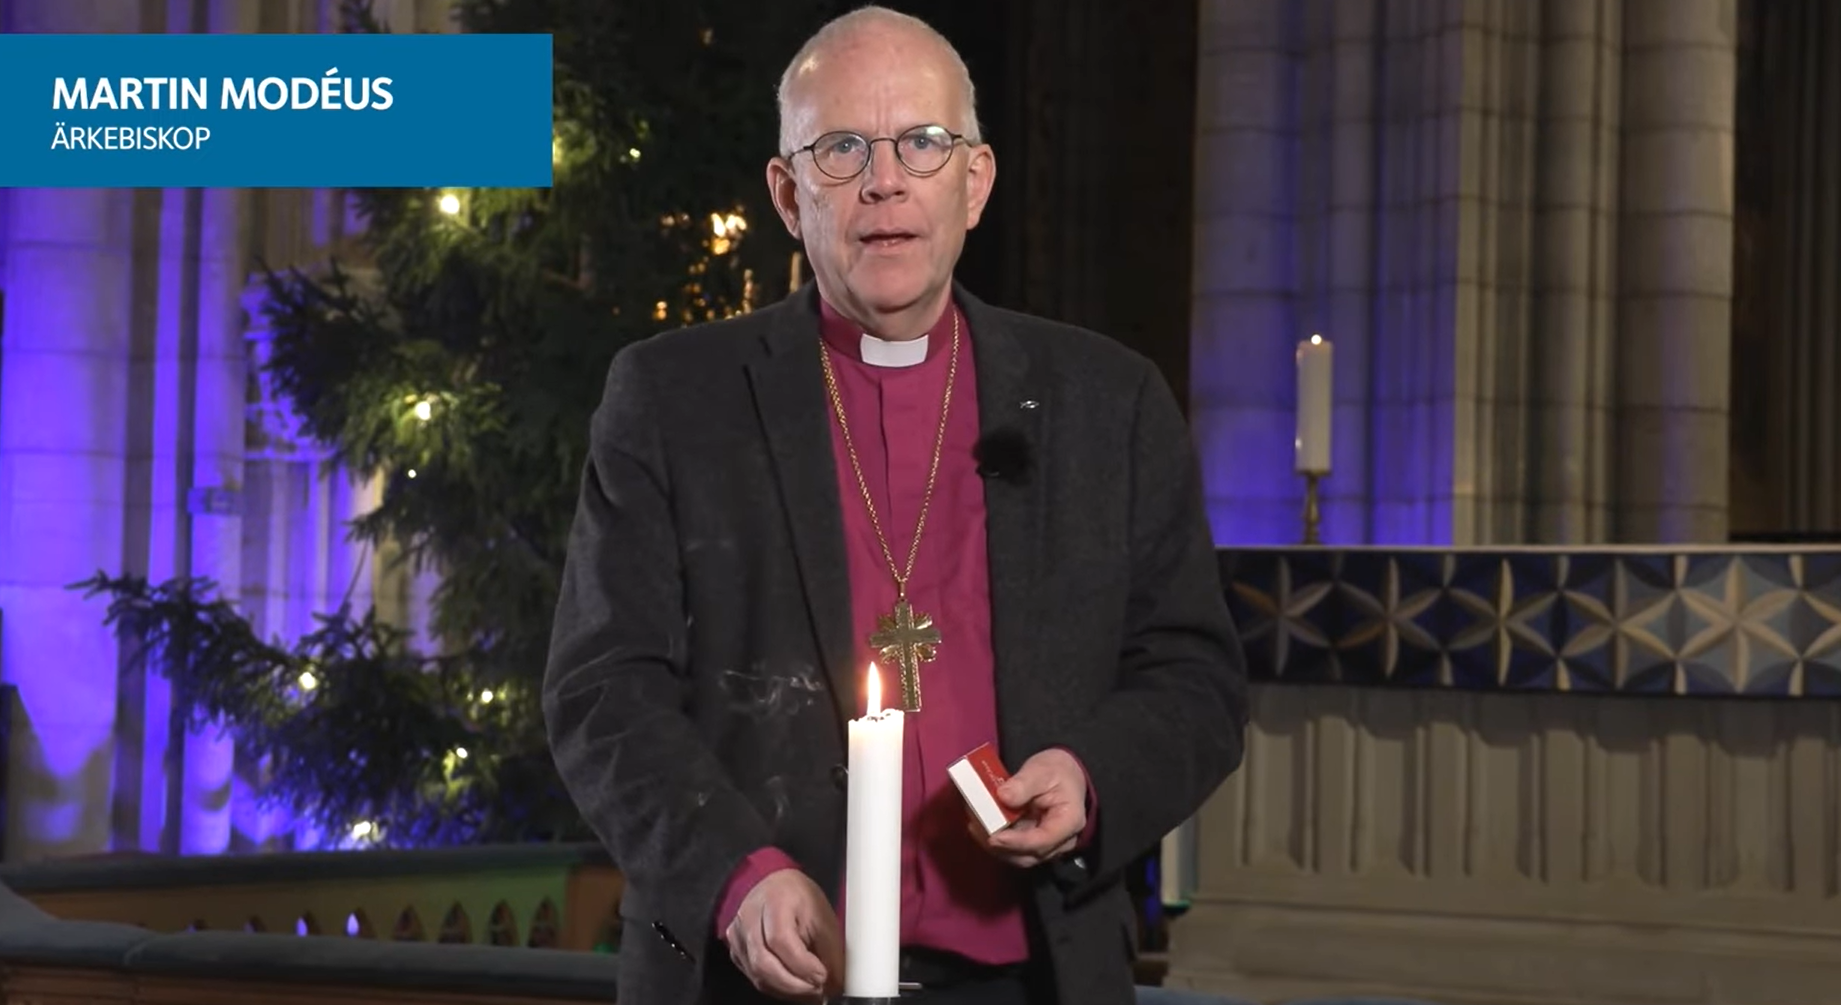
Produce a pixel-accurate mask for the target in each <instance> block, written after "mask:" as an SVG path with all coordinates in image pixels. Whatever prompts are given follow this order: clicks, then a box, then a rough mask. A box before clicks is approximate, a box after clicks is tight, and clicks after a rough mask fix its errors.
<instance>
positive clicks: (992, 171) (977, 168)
mask: <svg viewBox="0 0 1841 1005" xmlns="http://www.w3.org/2000/svg"><path fill="white" fill-rule="evenodd" d="M970 161H971V163H970V164H968V165H967V166H966V168H965V229H966V230H971V229H972V228H974V227H976V226H978V221H979V219H980V218H982V217H983V216H984V207H985V204H986V203H988V202H990V201H991V190H992V188H993V186H995V185H996V184H997V153H996V152H995V151H993V150H992V149H991V146H990V144H988V143H986V144H980V145H979V146H975V147H972V148H971V158H970Z"/></svg>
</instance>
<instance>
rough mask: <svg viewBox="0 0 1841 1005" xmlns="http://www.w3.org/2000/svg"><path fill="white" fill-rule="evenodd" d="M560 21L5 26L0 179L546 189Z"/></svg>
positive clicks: (0, 64) (0, 183) (50, 183)
mask: <svg viewBox="0 0 1841 1005" xmlns="http://www.w3.org/2000/svg"><path fill="white" fill-rule="evenodd" d="M550 41H551V40H550V36H548V35H392V34H376V35H368V34H352V35H0V187H4V188H71V187H96V188H149V187H152V188H398V187H401V188H437V187H447V186H452V187H466V188H486V187H507V188H526V187H543V186H547V185H549V184H550V180H551V150H552V146H551V74H552V70H551V44H550Z"/></svg>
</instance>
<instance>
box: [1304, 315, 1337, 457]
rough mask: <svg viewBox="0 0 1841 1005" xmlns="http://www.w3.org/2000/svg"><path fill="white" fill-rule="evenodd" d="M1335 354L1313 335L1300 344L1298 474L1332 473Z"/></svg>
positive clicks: (1329, 346) (1330, 347) (1325, 340)
mask: <svg viewBox="0 0 1841 1005" xmlns="http://www.w3.org/2000/svg"><path fill="white" fill-rule="evenodd" d="M1334 360H1335V350H1334V348H1333V347H1332V346H1331V345H1330V342H1329V340H1328V339H1326V338H1324V337H1323V336H1321V335H1312V336H1311V337H1310V338H1308V339H1305V340H1304V341H1302V342H1299V343H1298V432H1297V442H1296V444H1295V447H1296V450H1297V470H1298V471H1299V472H1300V473H1311V474H1327V473H1328V472H1329V470H1330V416H1331V407H1332V405H1333V403H1334V400H1335V380H1334V377H1335V372H1336V371H1335V362H1334Z"/></svg>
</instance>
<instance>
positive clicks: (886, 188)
mask: <svg viewBox="0 0 1841 1005" xmlns="http://www.w3.org/2000/svg"><path fill="white" fill-rule="evenodd" d="M863 179H864V182H863V194H864V195H867V196H869V197H871V198H875V199H887V198H890V197H892V196H897V195H901V194H902V193H904V192H906V191H907V190H908V169H907V168H905V167H902V166H901V158H900V157H897V156H896V155H895V144H893V143H872V144H870V146H869V166H868V167H866V168H864V169H863Z"/></svg>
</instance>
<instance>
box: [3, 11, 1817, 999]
mask: <svg viewBox="0 0 1841 1005" xmlns="http://www.w3.org/2000/svg"><path fill="white" fill-rule="evenodd" d="M887 5H888V6H891V7H894V8H896V9H899V10H903V11H906V12H908V13H912V14H915V15H918V16H920V17H922V18H924V19H926V20H928V21H929V22H930V23H932V24H933V25H934V26H935V27H937V28H938V29H940V30H941V31H942V32H943V33H945V34H946V35H947V36H948V38H949V39H951V40H952V42H953V43H954V44H955V45H956V46H957V47H958V48H959V49H960V51H961V53H962V54H963V55H964V57H965V59H966V61H967V63H968V64H969V66H970V69H971V73H972V76H973V78H974V82H975V84H976V86H977V89H978V97H979V111H980V117H981V120H982V122H983V125H984V130H985V135H986V137H987V138H988V139H989V140H990V142H991V143H992V144H993V145H994V147H995V150H996V153H997V162H998V173H997V179H998V180H997V191H996V194H995V196H994V198H993V201H992V204H991V208H990V210H989V211H988V212H987V213H986V215H985V218H984V221H983V223H982V224H981V225H980V226H979V228H978V229H977V230H976V231H975V232H974V233H973V234H972V236H971V238H970V241H969V243H968V246H967V248H966V253H965V257H964V259H963V261H962V265H961V268H960V271H959V278H960V280H961V281H962V282H963V283H964V284H965V285H966V286H967V287H968V288H970V289H971V290H972V291H973V292H974V293H976V294H977V295H978V296H980V297H981V298H984V299H986V300H987V301H990V302H993V303H996V304H999V305H1002V306H1005V307H1010V308H1014V309H1018V310H1022V311H1027V312H1031V313H1036V314H1042V315H1046V316H1049V317H1054V318H1058V319H1061V320H1065V321H1068V322H1072V323H1075V324H1079V325H1084V326H1087V327H1091V328H1094V329H1097V330H1099V331H1101V332H1104V333H1106V334H1108V335H1110V336H1112V337H1114V338H1117V339H1118V340H1120V341H1121V342H1123V343H1125V344H1127V345H1129V346H1131V347H1132V348H1134V349H1136V350H1138V351H1140V352H1142V353H1144V354H1145V355H1147V356H1149V357H1150V358H1151V359H1153V360H1154V361H1155V362H1156V363H1157V364H1158V365H1159V366H1160V367H1161V368H1162V370H1163V372H1164V373H1165V374H1166V376H1167V377H1168V378H1169V380H1170V382H1171V384H1172V386H1173V387H1175V388H1176V389H1177V391H1178V394H1179V397H1180V398H1181V399H1182V400H1183V403H1184V407H1185V408H1186V410H1187V414H1188V417H1189V421H1190V424H1191V427H1192V430H1193V434H1194V437H1195V441H1196V444H1197V448H1198V451H1199V453H1200V456H1201V461H1202V465H1203V469H1204V474H1205V480H1206V490H1207V493H1208V502H1209V510H1210V519H1211V522H1212V526H1213V530H1214V533H1215V538H1216V541H1217V544H1218V546H1219V547H1220V549H1221V560H1222V568H1223V571H1224V575H1225V580H1226V585H1227V589H1228V593H1229V600H1230V603H1231V604H1232V606H1233V607H1234V610H1235V613H1236V615H1237V617H1238V618H1239V620H1240V626H1241V628H1242V630H1243V632H1244V633H1245V637H1246V641H1247V646H1248V654H1249V658H1250V660H1251V662H1252V670H1253V673H1254V676H1255V679H1256V681H1257V683H1256V684H1255V687H1254V716H1253V718H1254V721H1253V725H1252V728H1251V731H1250V738H1249V750H1248V756H1247V761H1246V764H1245V766H1244V767H1243V768H1242V769H1241V770H1240V771H1239V772H1237V773H1236V774H1235V775H1234V777H1233V778H1232V779H1231V780H1230V781H1229V782H1228V784H1227V785H1226V786H1225V787H1224V788H1223V789H1222V790H1221V791H1220V792H1219V793H1217V794H1216V796H1215V797H1214V798H1213V799H1212V800H1211V801H1210V802H1209V804H1208V805H1207V807H1205V809H1204V810H1203V812H1202V813H1201V814H1199V815H1198V817H1197V818H1196V819H1195V820H1194V821H1192V822H1191V823H1190V824H1189V825H1187V826H1185V827H1184V828H1183V829H1182V830H1181V831H1179V832H1178V833H1176V834H1173V835H1171V836H1170V838H1169V839H1167V840H1166V841H1165V842H1164V844H1163V846H1162V847H1161V848H1160V849H1157V850H1155V851H1154V852H1153V853H1151V854H1149V855H1147V856H1146V857H1145V859H1144V860H1143V862H1142V863H1141V867H1140V868H1136V869H1134V870H1133V873H1132V877H1131V878H1132V883H1133V887H1134V891H1135V893H1136V895H1137V898H1138V900H1139V903H1140V907H1141V910H1140V917H1139V919H1138V922H1139V924H1138V933H1137V939H1138V945H1139V949H1140V955H1141V975H1140V977H1141V980H1142V982H1143V983H1144V984H1146V985H1147V986H1153V985H1163V986H1164V987H1165V988H1168V989H1170V990H1172V991H1175V990H1179V989H1194V990H1196V991H1197V992H1200V993H1205V994H1211V995H1217V996H1218V995H1232V996H1237V997H1236V998H1235V1000H1241V999H1244V1000H1246V1001H1254V1002H1261V1003H1276V1002H1296V1001H1302V1000H1305V999H1312V998H1324V997H1325V996H1341V997H1340V998H1338V999H1337V1000H1345V1001H1352V1000H1355V999H1354V998H1352V997H1350V996H1362V995H1370V996H1373V995H1381V996H1393V997H1395V998H1411V999H1413V1000H1419V1001H1428V1002H1436V1003H1442V1005H1561V1003H1579V1005H1583V1003H1591V1005H1625V1003H1629V1005H1638V1003H1643V1005H1689V1003H1708V1005H1710V1003H1714V1002H1719V1003H1727V1005H1752V1003H1756V1005H1766V1003H1771V1005H1777V1003H1791V1005H1815V1003H1819V1002H1826V1001H1841V991H1837V990H1835V989H1837V988H1841V754H1837V748H1838V746H1841V704H1838V703H1837V699H1838V698H1841V547H1837V544H1841V422H1838V421H1837V419H1838V415H1837V405H1836V398H1837V392H1838V391H1841V314H1838V311H1841V304H1838V302H1837V292H1836V291H1837V289H1841V140H1838V139H1837V136H1841V133H1838V132H1837V130H1836V129H1835V124H1836V123H1837V122H1841V6H1837V5H1835V4H1833V3H1832V2H1830V0H1149V2H1144V3H1137V4H1127V3H1122V2H1119V0H1054V2H1050V0H978V2H974V0H890V2H889V3H888V4H887ZM853 6H856V4H854V3H849V2H845V0H775V2H773V3H771V4H763V3H759V2H758V0H694V2H692V0H477V2H476V0H373V2H371V3H368V4H363V3H348V2H340V0H0V30H4V31H6V32H10V33H22V34H32V33H88V32H114V33H150V32H212V33H247V32H293V33H314V32H341V31H352V32H366V31H396V32H453V31H489V32H542V33H550V34H554V35H555V53H556V60H557V74H556V138H555V145H554V151H553V153H554V160H555V167H556V182H555V186H554V187H553V188H551V189H546V190H518V191H507V190H465V189H440V190H383V191H348V190H311V191H307V190H259V191H258V190H197V189H168V190H157V189H137V190H126V189H121V190H75V189H71V190H64V189H53V190H10V191H0V303H3V304H4V308H3V312H0V681H3V682H4V685H5V687H4V689H0V700H4V702H5V703H6V709H5V713H4V714H3V715H0V728H4V729H5V730H6V737H5V741H4V744H3V745H0V755H3V756H4V759H5V770H4V774H3V776H0V780H3V788H0V799H3V801H4V818H5V828H4V845H3V848H0V851H3V853H4V862H5V864H4V865H0V880H4V882H5V884H6V889H8V890H10V891H11V893H10V894H0V905H4V909H0V964H4V965H5V968H4V969H0V1001H14V1000H24V999H20V998H12V997H7V995H9V994H25V993H27V992H29V991H31V989H33V988H38V991H36V992H33V993H45V992H44V990H43V989H44V988H45V987H49V986H52V985H45V984H39V985H34V984H33V983H32V981H34V980H41V981H53V983H55V980H63V981H66V982H67V984H66V985H57V986H60V987H63V986H68V987H82V988H88V989H90V990H89V991H86V992H84V993H93V995H94V997H90V998H83V997H76V998H72V999H69V1000H72V1001H80V1002H88V1001H98V1002H100V1001H109V1002H118V1001H122V1002H125V1001H140V1000H145V999H143V998H137V997H135V995H137V994H143V993H144V991H145V988H147V987H149V986H152V985H149V984H148V983H147V982H148V981H150V980H154V978H153V977H149V976H148V974H150V973H157V974H163V975H165V976H164V977H161V978H160V979H162V980H168V981H174V982H180V983H179V984H178V985H175V986H183V987H184V988H185V989H186V990H185V991H184V994H183V995H181V999H166V1000H186V1001H192V1002H206V1001H218V1000H223V1001H241V1000H248V999H249V998H250V997H251V996H253V995H254V994H257V993H268V992H259V991H258V990H254V989H258V988H260V987H262V986H263V985H261V979H264V976H263V975H266V979H269V980H282V979H286V980H303V981H305V980H312V981H318V982H319V983H320V984H322V985H325V986H328V987H333V986H336V987H338V988H340V989H342V990H339V991H338V992H337V993H336V994H334V993H333V992H327V994H328V995H329V996H331V997H342V998H344V999H345V1000H347V1001H353V1000H371V999H368V998H364V995H366V994H370V993H371V992H370V991H369V990H366V989H373V988H376V987H383V986H385V985H389V984H391V983H392V982H395V983H398V984H401V983H404V982H413V983H415V984H416V985H417V987H418V988H419V989H420V990H418V991H416V992H415V994H417V995H420V997H414V998H413V999H410V998H391V999H389V1000H392V1001H399V1000H403V1001H407V1000H414V1001H427V1002H431V1003H435V1002H439V1003H447V1002H459V1001H461V1000H463V999H462V998H460V997H454V996H453V995H451V994H449V995H448V996H447V997H443V995H444V994H448V992H445V991H442V990H440V989H442V988H447V987H454V988H460V989H463V990H465V991H466V993H467V994H470V995H473V996H474V997H468V998H465V999H464V1000H466V1001H500V1000H504V1001H511V1000H519V1001H534V1000H546V1001H549V1000H554V1001H575V1000H609V999H611V997H612V994H613V990H612V987H611V977H610V976H609V975H611V973H612V971H611V970H610V969H605V968H606V967H607V966H609V965H610V964H611V961H612V960H613V959H614V958H615V957H616V954H617V952H618V949H619V946H620V943H621V941H622V939H623V938H629V937H630V938H652V937H654V936H653V935H652V934H651V933H649V932H647V931H644V930H643V928H638V927H636V929H635V930H634V931H633V932H630V933H629V932H627V931H625V929H624V926H623V922H622V920H621V918H620V915H619V912H618V903H619V893H620V879H619V872H618V869H617V867H616V864H614V863H609V862H607V861H606V860H605V858H604V856H602V855H601V854H600V853H599V852H598V850H597V849H596V848H595V847H594V845H593V838H592V835H591V834H589V832H588V831H587V830H586V828H585V827H584V826H583V824H582V822H581V821H580V820H579V818H577V817H576V815H575V813H574V810H573V808H572V807H571V805H570V804H569V801H568V799H567V797H566V795H565V794H564V793H563V792H562V791H561V788H560V786H559V784H558V782H557V780H556V778H555V775H554V771H553V769H552V767H551V765H550V762H549V756H548V752H547V750H546V749H545V747H544V738H543V733H542V724H541V721H540V712H539V710H538V708H537V702H536V693H535V687H536V683H537V681H538V680H539V678H540V676H541V672H542V664H543V654H544V651H545V648H546V645H547V640H548V633H549V619H550V614H551V609H552V605H553V602H554V597H555V590H556V581H557V576H558V574H559V571H560V567H561V560H562V549H563V544H564V536H565V534H566V532H567V527H568V522H569V520H570V518H571V516H572V513H573V506H574V498H575V493H576V488H577V483H578V479H579V475H580V470H581V462H582V457H583V454H584V452H585V449H586V440H585V436H586V432H587V427H588V417H589V415H590V413H591V412H592V410H593V409H594V407H595V405H596V404H597V402H598V401H599V398H600V394H601V390H602V376H603V375H604V373H605V371H606V367H607V363H608V361H609V359H611V357H612V355H613V353H614V352H615V351H617V350H618V349H619V348H620V347H621V346H623V345H625V344H627V343H629V342H631V341H633V340H635V339H638V338H643V337H645V336H647V335H650V334H652V333H654V332H656V331H659V330H661V329H663V328H666V327H671V326H675V325H679V324H683V323H687V322H692V321H699V320H706V319H712V318H719V317H725V316H731V315H733V314H736V313H740V312H745V311H749V310H753V309H756V308H758V307H760V306H763V305H766V304H769V303H772V302H774V301H777V300H779V299H781V298H783V297H784V296H786V295H787V294H788V292H789V291H791V290H792V289H794V288H796V286H797V285H798V284H800V283H802V282H804V281H805V280H806V279H807V278H809V275H808V273H807V271H806V270H805V269H804V263H803V261H802V260H801V258H800V255H799V253H798V249H797V247H796V246H795V245H794V244H793V243H792V242H791V241H790V239H789V238H788V237H787V235H786V234H785V232H784V230H783V228H782V227H781V226H780V224H779V221H778V219H777V218H776V217H775V216H774V215H773V213H772V211H771V207H770V205H769V204H768V202H767V193H766V189H765V183H764V179H763V170H764V164H765V161H766V159H767V158H768V157H769V156H771V155H772V153H773V147H774V144H775V132H776V122H775V117H774V115H775V112H774V105H773V86H774V84H775V82H776V81H777V79H778V76H779V74H780V72H781V70H782V69H783V68H784V66H785V64H786V62H787V60H788V59H790V57H791V55H792V53H793V52H794V51H795V49H797V47H798V45H799V44H800V42H801V41H802V40H803V39H804V38H805V37H806V36H807V35H809V34H810V33H811V32H812V31H813V30H815V29H816V28H817V27H818V26H819V25H820V24H822V23H823V22H824V21H826V20H828V19H829V18H831V17H834V16H836V15H837V14H840V13H843V12H844V11H846V10H848V9H850V8H851V7H853ZM480 72H482V73H490V72H491V68H490V67H482V68H480ZM478 141H479V143H480V144H481V145H482V146H484V145H487V144H490V143H492V142H493V140H492V137H491V136H488V135H482V136H480V137H478ZM1313 339H1314V341H1313ZM42 912H48V914H46V913H42ZM51 917H57V918H60V919H62V921H61V922H60V927H57V928H56V929H55V930H56V931H59V932H63V933H66V934H65V935H62V936H58V937H56V938H52V937H50V936H45V935H43V933H44V932H50V931H53V928H52V927H48V926H50V924H51V923H50V918H51ZM111 923H119V924H122V925H129V926H138V927H136V928H132V929H129V928H120V927H113V926H112V924H111ZM70 926H75V927H70ZM20 932H26V933H27V934H26V935H23V936H21V935H19V933H20ZM33 932H37V933H40V934H38V935H33V934H31V933H33ZM260 932H266V933H277V932H283V933H295V934H298V935H302V936H323V937H324V938H319V939H315V938H301V939H285V940H277V939H263V940H258V941H257V942H254V943H252V942H249V941H246V940H247V939H249V938H252V937H253V936H251V934H250V933H260ZM201 938H221V939H223V940H229V941H223V942H200V941H198V940H199V939H201ZM9 939H12V940H13V941H9ZM19 939H23V940H24V941H23V942H20V941H18V940H19ZM35 939H36V940H37V941H36V942H35V941H33V940H35ZM47 940H49V941H47ZM60 940H61V941H60ZM111 940H113V941H111ZM188 940H189V941H188ZM358 943H366V944H367V945H369V946H373V947H375V946H384V947H387V948H388V949H389V950H390V952H394V953H399V955H395V956H391V955H389V954H388V953H386V954H384V955H364V954H362V953H360V954H358V955H353V954H352V949H351V947H352V946H354V945H356V944H358ZM462 943H465V944H472V945H471V946H470V947H463V946H461V945H457V944H462ZM54 944H55V945H54ZM22 946H25V947H26V948H21V947H22ZM73 946H74V947H76V948H74V949H73V948H71V947H73ZM200 946H204V947H206V948H204V949H201V948H199V947H200ZM251 946H254V947H255V948H249V947H251ZM32 947H36V948H32ZM48 947H49V948H48ZM60 947H61V948H60ZM226 947H229V948H226ZM546 949H553V950H555V952H554V953H551V952H546V951H545V950H546ZM367 951H368V950H367ZM405 952H407V953H410V955H400V954H401V953H405ZM60 954H62V955H60ZM73 954H74V955H73ZM137 954H138V955H137ZM225 954H229V955H225ZM239 954H241V955H239ZM341 954H344V955H341ZM230 958H236V959H242V960H245V964H243V965H241V969H238V968H237V967H228V968H227V967H226V965H225V964H224V963H223V961H224V960H225V959H230ZM85 960H87V961H89V962H88V963H86V964H85V963H82V961H85ZM98 961H100V962H98ZM124 961H138V962H133V964H132V966H130V964H129V963H128V962H124ZM149 961H151V962H149ZM79 964H81V965H79ZM35 967H36V968H37V969H34V968H35ZM597 968H602V969H597ZM46 975H51V976H46ZM73 975H75V976H73ZM124 975H132V979H130V977H129V976H124ZM252 975H253V976H252ZM406 975H407V976H406ZM508 975H509V976H508ZM54 978H55V980H54ZM73 980H75V981H77V982H78V983H77V984H68V982H69V981H73ZM21 982H24V983H21ZM85 982H87V983H85ZM185 982H190V983H185ZM252 982H254V983H252ZM495 982H498V983H495ZM501 985H502V986H503V989H505V991H504V993H505V994H506V995H514V994H521V995H524V996H525V997H523V998H515V999H514V998H513V997H506V998H502V999H501V998H494V997H491V996H492V995H494V994H497V993H498V992H497V991H495V990H493V989H494V988H499V987H500V986H501ZM22 988H23V989H26V990H24V991H22V990H20V989H22ZM137 988H138V989H141V990H135V989H137ZM513 988H515V989H516V990H515V992H514V990H511V989H513ZM534 988H546V989H548V990H545V991H542V992H541V994H540V995H539V997H538V998H532V997H530V995H532V994H538V992H537V991H533V990H532V989H534ZM9 989H10V990H9ZM271 990H272V989H271ZM75 993H76V992H72V994H75ZM379 993H381V992H379ZM392 993H396V992H392ZM402 993H403V994H409V992H402ZM300 994H302V995H308V997H302V998H300V999H299V1000H301V1001H317V1000H320V999H318V998H313V997H311V996H310V994H309V992H305V991H303V992H300ZM454 994H459V992H458V991H456V992H454ZM109 995H116V997H108V996H109ZM124 996H125V997H124ZM214 996H215V997H214ZM482 996H483V997H482ZM544 996H547V997H544ZM34 1000H40V999H34ZM50 1000H58V1001H64V1000H66V999H50ZM327 1000H330V997H329V998H328V999H327ZM376 1000H380V1001H381V1000H384V999H382V998H378V999H376Z"/></svg>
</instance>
